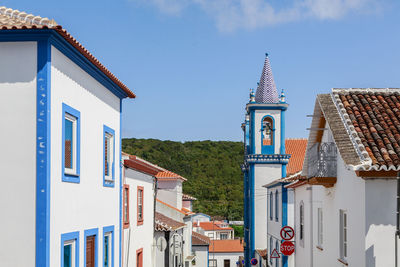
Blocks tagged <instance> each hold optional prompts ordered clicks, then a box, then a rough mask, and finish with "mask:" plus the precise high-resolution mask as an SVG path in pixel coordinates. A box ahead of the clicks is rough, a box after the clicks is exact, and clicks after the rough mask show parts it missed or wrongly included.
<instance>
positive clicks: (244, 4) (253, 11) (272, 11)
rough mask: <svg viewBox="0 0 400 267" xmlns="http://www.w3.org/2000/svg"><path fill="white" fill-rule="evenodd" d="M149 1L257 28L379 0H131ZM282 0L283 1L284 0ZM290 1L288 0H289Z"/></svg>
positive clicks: (336, 14)
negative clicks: (281, 4)
mask: <svg viewBox="0 0 400 267" xmlns="http://www.w3.org/2000/svg"><path fill="white" fill-rule="evenodd" d="M132 1H146V3H150V4H152V5H154V6H155V7H157V8H158V9H159V10H160V11H161V12H163V13H167V14H175V15H176V14H180V13H181V12H184V10H185V9H186V8H188V7H197V8H200V9H201V10H203V11H204V12H206V13H207V14H208V15H209V16H211V17H212V18H213V19H214V20H215V22H216V24H217V27H218V29H219V30H220V31H224V32H230V31H234V30H236V29H240V28H245V29H255V28H260V27H265V26H270V25H274V24H278V23H285V22H291V21H297V20H301V19H305V18H315V19H320V20H326V19H339V18H342V17H343V16H345V15H347V14H349V13H350V12H361V11H368V10H372V9H373V8H376V6H377V4H378V1H379V0H293V1H292V5H291V6H288V7H284V8H277V7H274V5H273V4H272V3H271V1H270V0H132ZM282 2H283V1H282ZM286 2H288V1H286Z"/></svg>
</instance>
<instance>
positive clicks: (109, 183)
mask: <svg viewBox="0 0 400 267" xmlns="http://www.w3.org/2000/svg"><path fill="white" fill-rule="evenodd" d="M114 185H115V182H114V180H111V179H110V180H107V179H104V181H103V186H105V187H114Z"/></svg>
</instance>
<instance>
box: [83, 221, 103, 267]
mask: <svg viewBox="0 0 400 267" xmlns="http://www.w3.org/2000/svg"><path fill="white" fill-rule="evenodd" d="M88 236H94V237H95V240H94V267H97V265H98V258H99V249H98V247H99V244H98V242H99V228H93V229H88V230H85V232H84V235H83V251H84V254H83V265H84V266H85V265H86V237H88Z"/></svg>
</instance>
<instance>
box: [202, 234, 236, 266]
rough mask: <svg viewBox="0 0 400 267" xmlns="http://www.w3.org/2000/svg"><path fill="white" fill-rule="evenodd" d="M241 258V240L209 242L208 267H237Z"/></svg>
mask: <svg viewBox="0 0 400 267" xmlns="http://www.w3.org/2000/svg"><path fill="white" fill-rule="evenodd" d="M241 258H243V241H242V240H241V239H230V240H211V241H210V247H209V254H208V263H209V267H237V266H238V264H237V263H239V259H241Z"/></svg>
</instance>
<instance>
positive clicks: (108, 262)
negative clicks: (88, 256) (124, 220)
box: [102, 226, 114, 267]
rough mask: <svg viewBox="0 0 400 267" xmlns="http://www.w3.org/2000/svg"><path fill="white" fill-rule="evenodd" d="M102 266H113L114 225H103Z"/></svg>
mask: <svg viewBox="0 0 400 267" xmlns="http://www.w3.org/2000/svg"><path fill="white" fill-rule="evenodd" d="M102 264H103V265H102V266H103V267H114V226H107V227H103V263H102Z"/></svg>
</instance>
